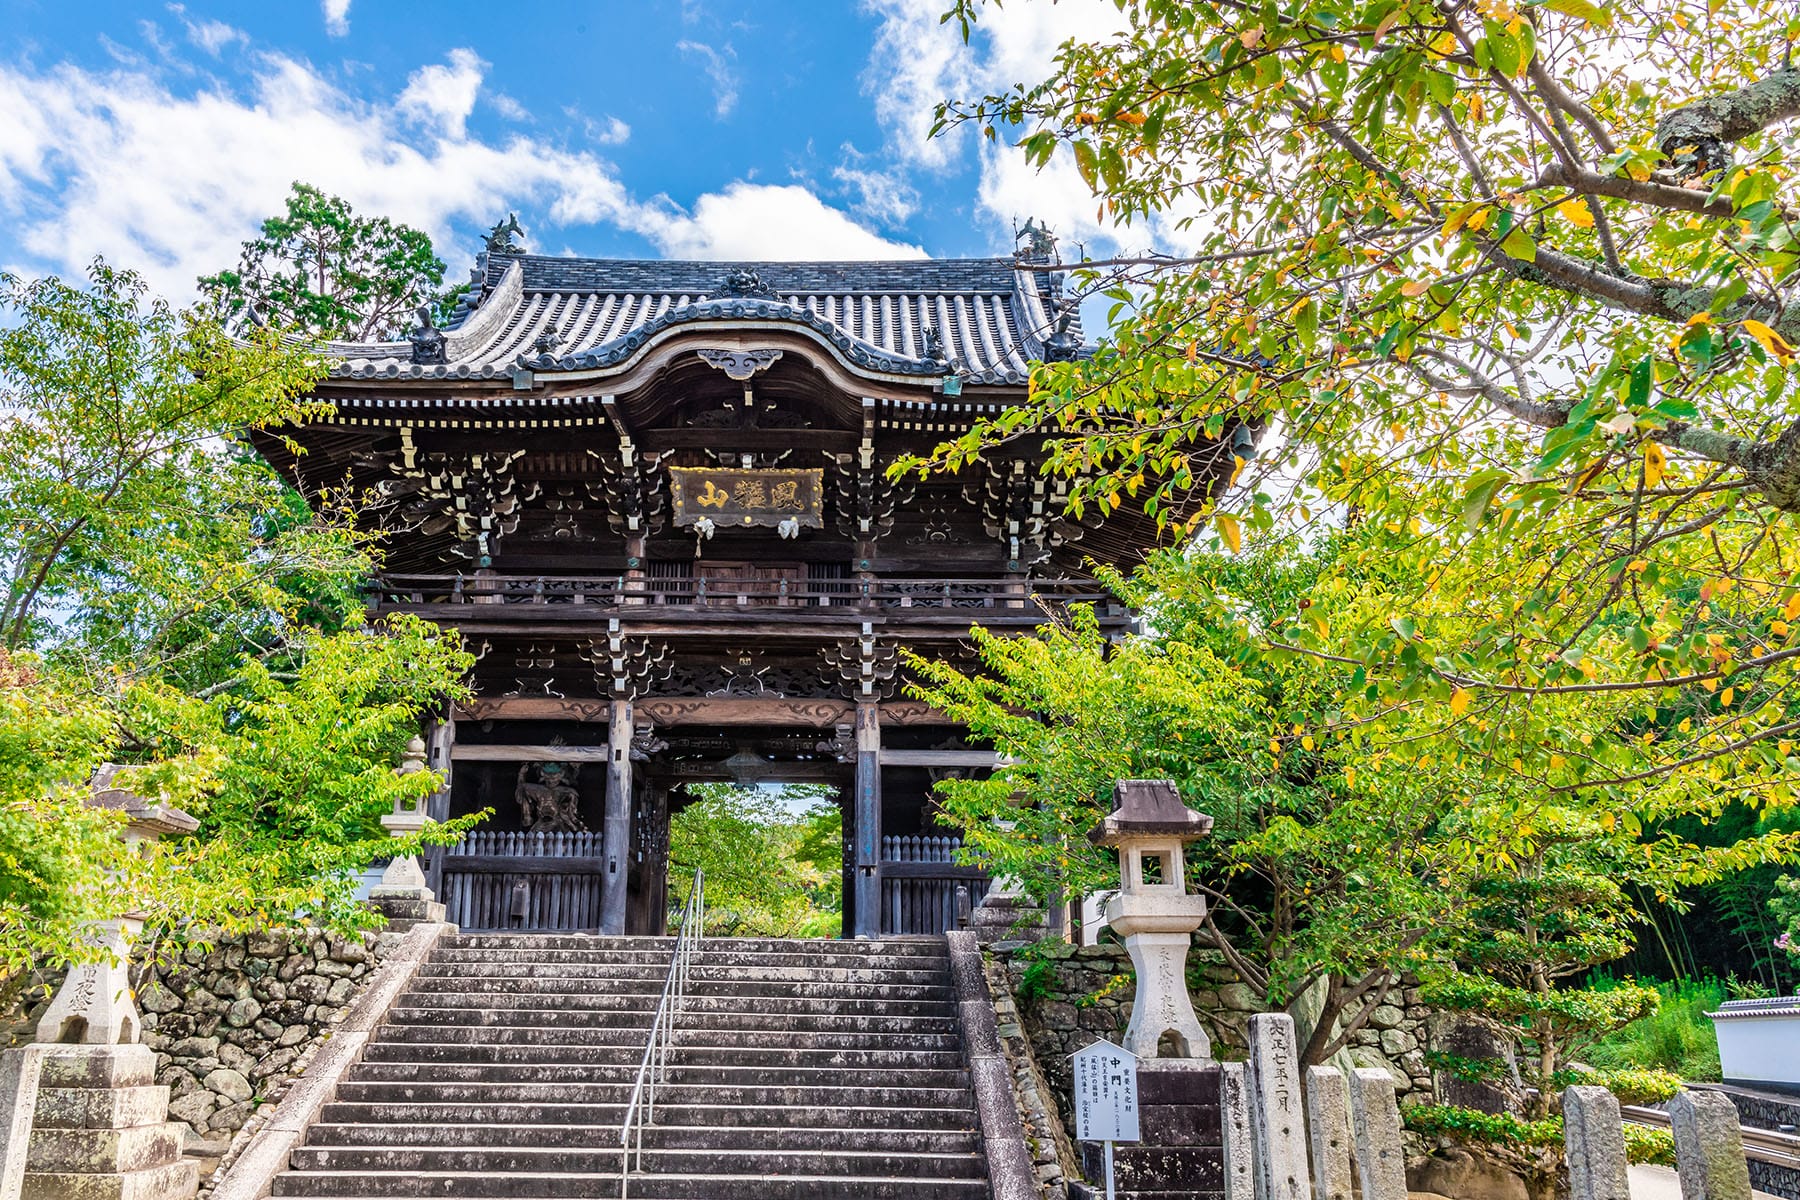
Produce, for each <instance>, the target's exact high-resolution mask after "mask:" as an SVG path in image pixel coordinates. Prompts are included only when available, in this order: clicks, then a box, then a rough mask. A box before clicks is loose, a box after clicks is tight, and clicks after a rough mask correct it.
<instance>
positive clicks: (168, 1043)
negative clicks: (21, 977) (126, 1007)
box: [11, 929, 397, 1158]
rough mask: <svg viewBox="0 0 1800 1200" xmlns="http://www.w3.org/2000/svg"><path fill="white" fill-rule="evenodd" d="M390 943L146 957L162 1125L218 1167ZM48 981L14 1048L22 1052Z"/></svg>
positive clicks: (233, 946)
mask: <svg viewBox="0 0 1800 1200" xmlns="http://www.w3.org/2000/svg"><path fill="white" fill-rule="evenodd" d="M396 941H397V938H396V937H395V936H394V935H391V934H366V935H364V936H363V937H361V938H351V939H344V938H338V937H331V936H327V935H324V934H321V933H319V932H318V931H316V930H304V929H297V930H291V931H271V932H266V933H252V934H249V935H245V936H237V937H222V938H218V939H216V940H214V941H212V942H210V943H199V942H196V943H194V944H190V945H186V946H179V945H170V944H168V943H164V944H162V945H161V946H158V947H149V948H146V949H147V953H146V955H145V959H144V962H143V963H142V964H139V965H137V966H136V969H134V971H133V977H134V978H135V979H137V980H138V984H137V1003H138V1009H139V1011H140V1013H141V1014H142V1017H143V1037H142V1041H143V1043H144V1045H146V1046H148V1047H150V1049H152V1050H154V1051H156V1081H157V1082H158V1083H164V1084H168V1085H169V1119H170V1120H171V1121H174V1122H177V1123H179V1124H180V1125H181V1126H183V1127H184V1129H185V1131H186V1133H187V1137H186V1149H187V1151H188V1152H189V1153H190V1154H197V1155H199V1156H201V1157H204V1158H215V1157H217V1156H218V1155H221V1154H223V1153H224V1152H225V1150H226V1148H227V1147H228V1146H229V1145H230V1142H231V1137H232V1134H233V1133H235V1132H236V1131H237V1130H238V1129H239V1128H241V1127H242V1126H243V1125H244V1123H245V1122H246V1121H247V1120H249V1118H250V1116H251V1114H252V1113H253V1112H254V1111H255V1110H256V1109H257V1108H258V1106H260V1105H263V1104H265V1103H267V1102H269V1101H271V1100H274V1099H277V1098H278V1097H279V1095H280V1093H281V1092H282V1091H284V1090H285V1089H286V1086H287V1083H288V1081H289V1080H290V1079H292V1078H293V1076H295V1075H297V1074H298V1073H299V1072H300V1071H302V1070H304V1069H305V1066H306V1062H307V1061H309V1060H310V1058H311V1054H312V1051H313V1049H314V1048H315V1047H317V1046H318V1044H319V1043H320V1042H321V1041H322V1040H323V1038H324V1037H325V1035H326V1034H327V1033H328V1032H329V1031H330V1029H331V1027H332V1026H333V1025H335V1024H337V1022H339V1021H340V1020H342V1019H343V1016H344V1012H345V1010H347V1009H348V1008H349V1007H350V1004H351V1002H352V1001H353V1000H354V999H355V998H356V995H357V993H358V992H360V991H361V990H362V987H363V985H364V984H365V983H366V982H367V980H368V977H369V976H370V975H371V974H372V973H373V972H374V970H375V968H376V966H377V965H378V964H379V963H380V960H381V959H382V957H383V956H384V955H385V954H386V953H387V951H388V950H389V949H390V948H391V946H392V945H393V944H394V943H395V942H396ZM55 982H57V981H56V980H54V979H47V980H45V985H46V986H45V987H43V988H38V989H34V992H36V994H37V995H38V996H39V997H40V999H38V1001H37V1002H36V1003H35V1004H34V1005H32V1008H33V1010H34V1011H31V1012H28V1013H27V1014H26V1019H25V1020H23V1021H21V1022H19V1023H18V1024H17V1025H15V1026H14V1027H13V1029H12V1031H11V1033H12V1038H11V1040H12V1041H13V1042H14V1043H15V1044H16V1043H17V1042H20V1041H28V1040H30V1038H31V1036H32V1033H33V1031H34V1029H35V1024H36V1020H37V1015H38V1013H37V1011H36V1010H41V1009H42V1008H43V1007H44V1005H45V1004H46V1003H47V1002H48V995H49V993H50V991H52V990H53V985H54V983H55Z"/></svg>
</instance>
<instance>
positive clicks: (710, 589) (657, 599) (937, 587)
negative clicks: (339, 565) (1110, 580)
mask: <svg viewBox="0 0 1800 1200" xmlns="http://www.w3.org/2000/svg"><path fill="white" fill-rule="evenodd" d="M370 602H371V603H372V604H373V605H374V606H376V607H378V608H383V609H425V610H434V609H441V608H444V607H446V606H464V605H467V606H471V607H473V606H477V605H500V606H505V605H528V606H532V607H533V608H534V610H536V611H543V609H544V607H545V606H553V605H556V606H560V605H569V606H573V605H591V606H595V607H605V608H622V607H626V606H645V605H651V606H657V607H662V608H676V609H690V608H701V609H725V610H731V609H742V610H759V609H769V608H776V609H783V608H814V609H818V608H826V609H844V610H850V611H857V612H869V611H879V612H884V613H886V612H895V611H904V610H907V609H922V610H928V611H929V610H939V611H942V610H974V611H981V610H986V611H989V612H995V611H998V612H1000V613H1004V612H1005V611H1007V610H1018V611H1020V613H1021V615H1023V613H1024V612H1025V611H1033V612H1035V611H1039V605H1040V604H1042V603H1046V602H1047V603H1050V604H1053V605H1057V606H1062V605H1067V604H1098V605H1103V606H1107V605H1110V606H1116V605H1117V604H1118V601H1117V599H1116V598H1115V597H1113V596H1112V595H1111V594H1110V593H1109V592H1107V591H1106V589H1105V588H1103V587H1102V586H1101V585H1100V584H1098V583H1096V582H1095V581H1094V580H1092V579H1029V580H1026V579H993V578H989V579H805V580H797V579H754V580H750V579H709V578H705V577H697V578H682V579H630V578H626V577H624V576H616V575H615V576H598V577H596V576H586V577H566V576H552V575H498V574H490V573H485V572H484V573H479V574H472V575H460V574H458V575H382V576H380V577H378V578H377V579H376V580H375V581H374V583H373V584H372V585H371V586H370ZM476 615H482V616H491V615H493V614H491V613H482V614H476V613H474V612H471V613H470V614H469V616H471V617H473V616H476ZM921 615H923V614H921Z"/></svg>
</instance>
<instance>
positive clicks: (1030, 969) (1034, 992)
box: [1013, 958, 1057, 1004]
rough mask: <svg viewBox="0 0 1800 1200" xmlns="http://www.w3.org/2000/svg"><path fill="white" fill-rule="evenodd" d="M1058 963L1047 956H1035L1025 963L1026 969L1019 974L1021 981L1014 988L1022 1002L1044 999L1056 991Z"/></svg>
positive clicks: (1014, 993) (1028, 1002) (1014, 992)
mask: <svg viewBox="0 0 1800 1200" xmlns="http://www.w3.org/2000/svg"><path fill="white" fill-rule="evenodd" d="M1056 982H1057V981H1056V964H1055V963H1054V962H1052V961H1051V960H1049V959H1046V958H1034V959H1032V960H1030V961H1029V962H1027V963H1026V964H1025V970H1024V971H1022V972H1021V973H1020V974H1019V982H1018V983H1017V984H1016V985H1015V986H1014V988H1013V995H1015V996H1017V997H1018V998H1019V1001H1020V1003H1022V1004H1030V1003H1031V1002H1032V1001H1033V1000H1042V999H1044V998H1045V997H1047V996H1049V995H1051V994H1052V993H1053V992H1055V991H1056Z"/></svg>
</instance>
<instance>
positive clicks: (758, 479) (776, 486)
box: [669, 467, 825, 529]
mask: <svg viewBox="0 0 1800 1200" xmlns="http://www.w3.org/2000/svg"><path fill="white" fill-rule="evenodd" d="M824 475H825V472H824V471H823V470H820V469H818V468H812V469H809V470H756V469H736V468H729V467H673V468H671V469H670V471H669V480H670V485H669V486H670V491H671V492H672V494H673V499H674V501H675V524H676V525H680V526H691V525H694V524H696V523H697V522H699V521H702V520H709V521H711V522H713V524H715V525H721V526H729V525H739V526H743V525H761V526H776V525H780V524H781V523H782V522H784V521H794V522H797V523H798V524H800V525H804V526H809V527H811V528H813V529H818V528H820V527H822V526H823V525H824V518H823V513H822V509H823V495H824V485H823V480H824Z"/></svg>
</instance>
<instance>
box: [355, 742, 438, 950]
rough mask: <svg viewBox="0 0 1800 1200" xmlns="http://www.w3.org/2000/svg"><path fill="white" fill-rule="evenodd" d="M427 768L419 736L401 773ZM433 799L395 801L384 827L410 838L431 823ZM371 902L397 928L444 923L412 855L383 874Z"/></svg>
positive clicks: (394, 862) (397, 858) (371, 891)
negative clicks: (426, 923)
mask: <svg viewBox="0 0 1800 1200" xmlns="http://www.w3.org/2000/svg"><path fill="white" fill-rule="evenodd" d="M424 769H425V739H424V738H420V737H415V738H413V739H412V741H410V742H408V743H407V744H406V753H405V755H404V756H402V758H401V759H400V774H402V775H416V774H418V773H419V772H421V771H423V770H424ZM432 799H433V798H432V797H431V796H425V797H422V798H420V799H418V800H415V801H413V802H412V803H411V804H410V805H403V804H402V802H401V801H399V800H397V799H396V800H395V801H394V811H393V812H391V813H386V814H384V815H383V816H382V818H381V827H382V828H383V829H385V830H387V831H388V832H389V833H390V834H392V835H393V836H394V837H407V836H409V835H411V834H415V833H418V832H419V831H420V830H421V829H424V828H425V826H427V825H429V824H431V813H430V805H431V802H432ZM369 902H370V903H371V904H372V905H374V907H375V908H376V909H377V910H378V911H379V912H380V913H381V914H382V915H383V916H385V917H386V918H387V919H388V924H389V925H390V926H391V927H393V928H395V929H410V928H412V927H413V926H414V925H416V924H418V923H419V922H421V921H441V920H443V919H444V906H443V905H442V904H439V903H438V902H437V897H436V896H433V895H432V894H431V888H430V886H429V885H428V884H427V883H426V881H425V872H424V871H422V870H420V868H419V860H418V858H417V857H415V856H414V855H411V854H400V855H396V856H395V857H394V858H393V859H392V860H391V861H390V862H389V863H388V865H387V870H385V871H383V872H382V873H381V882H380V883H379V884H377V885H376V886H375V887H373V888H370V889H369Z"/></svg>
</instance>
